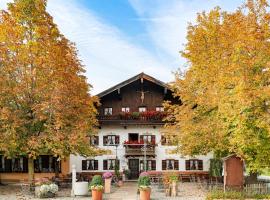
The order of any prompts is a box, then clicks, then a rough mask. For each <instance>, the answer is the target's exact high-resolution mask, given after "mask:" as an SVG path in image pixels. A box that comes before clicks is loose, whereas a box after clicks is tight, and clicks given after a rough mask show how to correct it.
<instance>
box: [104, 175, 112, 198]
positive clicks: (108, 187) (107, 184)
mask: <svg viewBox="0 0 270 200" xmlns="http://www.w3.org/2000/svg"><path fill="white" fill-rule="evenodd" d="M111 182H112V179H111V178H107V179H105V193H106V194H108V193H111Z"/></svg>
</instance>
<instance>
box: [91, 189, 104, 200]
mask: <svg viewBox="0 0 270 200" xmlns="http://www.w3.org/2000/svg"><path fill="white" fill-rule="evenodd" d="M92 200H102V190H92Z"/></svg>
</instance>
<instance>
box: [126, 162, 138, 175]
mask: <svg viewBox="0 0 270 200" xmlns="http://www.w3.org/2000/svg"><path fill="white" fill-rule="evenodd" d="M128 168H129V170H130V179H137V178H139V159H129V160H128Z"/></svg>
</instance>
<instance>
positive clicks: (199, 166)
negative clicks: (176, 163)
mask: <svg viewBox="0 0 270 200" xmlns="http://www.w3.org/2000/svg"><path fill="white" fill-rule="evenodd" d="M186 170H203V161H202V160H198V159H190V160H186Z"/></svg>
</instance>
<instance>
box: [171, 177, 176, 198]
mask: <svg viewBox="0 0 270 200" xmlns="http://www.w3.org/2000/svg"><path fill="white" fill-rule="evenodd" d="M171 187H172V190H171V196H172V197H176V196H177V182H176V181H173V182H172V184H171Z"/></svg>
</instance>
